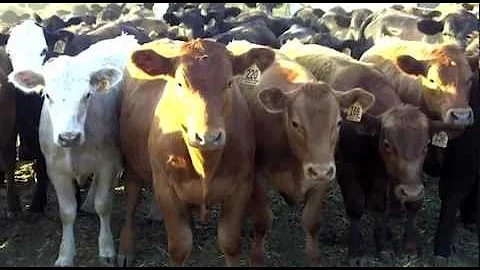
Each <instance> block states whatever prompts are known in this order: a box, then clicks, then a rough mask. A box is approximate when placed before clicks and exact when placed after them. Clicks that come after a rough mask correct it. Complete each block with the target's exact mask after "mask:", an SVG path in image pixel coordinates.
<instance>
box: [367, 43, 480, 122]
mask: <svg viewBox="0 0 480 270" xmlns="http://www.w3.org/2000/svg"><path fill="white" fill-rule="evenodd" d="M477 57H478V56H477ZM360 61H363V62H370V63H374V64H375V65H376V66H377V67H378V68H379V69H380V70H382V71H383V72H384V73H385V74H386V75H387V77H389V78H390V81H391V82H392V84H393V86H394V87H395V91H396V92H397V94H398V95H399V97H400V99H401V100H402V101H404V102H406V103H409V104H413V105H415V106H419V107H420V108H421V109H422V111H423V112H424V113H425V114H426V115H428V117H429V118H431V119H435V120H442V121H443V122H445V123H455V124H462V125H469V124H471V123H473V112H472V108H470V106H469V105H468V100H469V95H470V87H471V83H472V79H473V74H472V71H471V69H470V66H469V64H468V59H467V57H465V55H464V52H463V50H462V49H461V48H460V47H458V46H457V45H454V44H427V43H424V42H419V41H405V40H400V39H397V38H384V39H382V40H381V41H379V42H378V43H376V44H375V45H374V46H373V47H372V48H370V49H369V50H368V51H366V52H365V53H364V54H363V55H362V57H361V58H360Z"/></svg>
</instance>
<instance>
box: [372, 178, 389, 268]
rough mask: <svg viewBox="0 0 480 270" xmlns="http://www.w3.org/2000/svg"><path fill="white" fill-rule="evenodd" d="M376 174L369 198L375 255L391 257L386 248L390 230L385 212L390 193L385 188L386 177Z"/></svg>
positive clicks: (384, 257) (385, 257)
mask: <svg viewBox="0 0 480 270" xmlns="http://www.w3.org/2000/svg"><path fill="white" fill-rule="evenodd" d="M384 176H385V177H382V176H377V177H376V179H375V181H374V183H373V187H372V189H371V191H370V196H369V197H370V200H371V202H372V204H373V210H374V222H375V225H374V226H375V227H374V230H373V232H374V238H375V245H376V252H377V255H378V256H379V257H380V258H382V259H391V258H389V257H391V255H392V254H393V253H392V252H389V251H387V250H386V243H387V235H388V233H389V232H390V226H389V219H388V214H387V210H390V209H387V203H388V201H389V199H390V194H389V191H388V188H387V185H389V184H388V179H386V175H384Z"/></svg>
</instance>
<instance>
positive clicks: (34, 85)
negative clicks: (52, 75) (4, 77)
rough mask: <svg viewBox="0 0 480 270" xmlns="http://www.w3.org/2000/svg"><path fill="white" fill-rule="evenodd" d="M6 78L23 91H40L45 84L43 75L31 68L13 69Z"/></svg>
mask: <svg viewBox="0 0 480 270" xmlns="http://www.w3.org/2000/svg"><path fill="white" fill-rule="evenodd" d="M8 80H9V81H10V82H11V83H12V84H13V85H14V86H15V87H17V88H18V89H20V90H22V91H24V92H25V93H41V92H42V90H43V87H44V86H45V80H44V78H43V75H42V74H40V73H36V72H34V71H32V70H24V71H14V72H12V73H10V75H8Z"/></svg>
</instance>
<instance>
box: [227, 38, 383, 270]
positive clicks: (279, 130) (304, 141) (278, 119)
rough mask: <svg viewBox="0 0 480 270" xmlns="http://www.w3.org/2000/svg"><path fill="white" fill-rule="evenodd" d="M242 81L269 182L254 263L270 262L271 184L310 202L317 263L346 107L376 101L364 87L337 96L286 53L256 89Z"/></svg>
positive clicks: (259, 213)
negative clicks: (266, 254) (266, 250)
mask: <svg viewBox="0 0 480 270" xmlns="http://www.w3.org/2000/svg"><path fill="white" fill-rule="evenodd" d="M255 46H256V45H255V44H249V43H248V42H239V43H235V42H234V43H230V44H229V45H228V46H227V47H228V49H229V50H231V51H233V53H234V54H239V53H242V52H243V51H245V50H248V49H251V48H254V47H255ZM242 82H243V77H240V81H239V83H240V85H241V86H242V91H243V93H244V96H245V97H246V98H247V101H248V104H249V106H250V109H251V111H252V114H253V117H254V121H255V138H256V154H255V172H256V175H259V176H262V178H265V179H266V181H267V182H266V183H264V182H263V181H262V180H263V179H262V180H261V179H257V180H258V185H256V188H255V190H254V194H253V199H252V200H251V205H250V211H251V213H252V216H253V221H254V231H255V235H254V244H253V248H252V263H253V264H255V265H263V264H264V248H263V246H264V239H265V236H266V235H267V233H268V231H269V230H270V228H271V220H272V219H271V210H270V207H269V203H268V199H267V197H266V188H267V185H268V186H271V187H273V188H275V189H276V190H278V191H280V193H281V194H282V195H283V196H284V197H285V198H286V199H287V201H288V202H295V203H300V202H305V208H304V210H303V226H304V230H305V232H306V238H305V241H306V248H305V252H306V256H307V262H308V263H309V264H317V263H319V261H318V260H319V251H318V243H317V236H318V234H317V231H318V229H319V227H320V225H321V218H320V213H321V207H322V203H323V201H324V199H325V195H326V192H327V191H328V189H329V187H330V186H331V183H332V180H333V179H335V176H336V167H335V160H334V154H335V148H336V144H337V138H338V132H339V129H340V123H341V120H342V118H341V109H345V108H348V107H350V106H351V105H352V104H353V103H355V102H357V101H358V102H359V103H360V104H361V106H362V107H363V108H364V110H368V109H369V108H370V106H371V105H372V104H373V103H374V100H375V97H374V96H373V95H372V94H369V93H367V92H366V91H364V90H361V89H352V90H350V91H347V92H337V91H335V90H334V89H333V88H332V87H330V86H329V85H328V84H326V83H323V82H317V80H316V79H315V77H314V76H313V75H312V74H311V73H310V72H309V71H308V70H306V69H305V68H303V67H302V66H301V65H299V64H297V63H296V62H294V61H292V60H288V59H285V58H284V57H283V56H281V55H277V59H276V61H275V62H274V63H273V64H272V65H271V66H270V67H269V68H268V69H267V70H266V71H265V72H263V73H262V75H261V78H260V80H259V81H258V84H256V86H255V87H254V88H251V87H248V85H246V84H245V83H242Z"/></svg>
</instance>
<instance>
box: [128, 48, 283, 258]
mask: <svg viewBox="0 0 480 270" xmlns="http://www.w3.org/2000/svg"><path fill="white" fill-rule="evenodd" d="M273 60H274V53H273V52H272V51H271V50H269V49H263V48H262V49H252V50H249V51H248V52H246V53H244V54H242V55H239V56H233V55H232V54H231V53H230V52H229V51H228V50H227V49H226V48H225V45H223V44H220V43H217V42H214V41H211V40H207V39H196V40H193V41H190V42H187V43H184V44H183V45H181V47H180V48H178V49H176V48H175V46H172V44H167V45H162V43H161V42H151V43H147V44H145V45H144V46H143V47H141V48H140V49H138V50H137V51H135V52H134V53H133V54H132V57H131V63H130V64H131V65H132V66H131V67H130V69H129V70H128V71H129V72H128V73H129V75H128V76H127V78H126V80H127V81H126V85H125V88H124V90H123V91H124V92H123V97H122V105H121V115H120V140H121V148H122V152H123V154H124V155H125V160H126V176H127V216H126V223H125V226H124V227H123V229H122V232H121V239H120V251H119V263H120V264H121V265H123V264H124V263H126V265H131V264H132V262H133V255H134V251H135V222H134V215H135V207H136V204H137V200H138V194H139V190H140V188H141V186H142V184H143V183H144V182H151V183H153V189H154V195H155V199H156V201H157V205H158V207H159V208H160V210H161V211H162V213H163V216H164V221H165V226H166V230H167V234H168V252H169V257H170V258H169V262H170V264H174V265H183V264H184V263H185V261H186V260H187V259H188V257H189V254H190V251H191V247H192V232H191V228H190V223H189V211H190V209H191V207H192V206H200V214H201V218H202V220H204V221H206V217H207V214H208V212H207V207H208V206H209V205H212V204H222V206H223V210H222V213H221V218H220V222H219V224H218V243H219V245H220V247H221V249H222V250H223V252H224V255H225V260H226V264H227V265H238V263H239V259H240V234H241V229H242V225H243V222H244V217H245V211H246V207H247V202H248V200H249V198H250V194H251V191H252V189H253V185H254V174H253V173H254V172H253V156H254V151H255V144H254V134H253V126H252V124H253V123H252V120H251V116H250V113H249V110H248V105H247V103H246V101H245V100H244V98H243V97H242V95H241V93H240V92H239V89H238V86H237V84H236V83H235V81H234V80H232V78H233V77H232V76H233V75H235V74H241V73H243V72H244V70H245V69H246V68H247V67H249V66H251V65H252V64H256V65H257V66H258V67H259V68H260V70H265V69H266V68H267V67H268V66H269V65H270V64H271V63H272V62H273ZM137 73H140V74H137ZM140 75H141V76H140ZM148 75H150V76H154V77H150V78H149V76H148ZM152 179H153V181H152Z"/></svg>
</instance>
